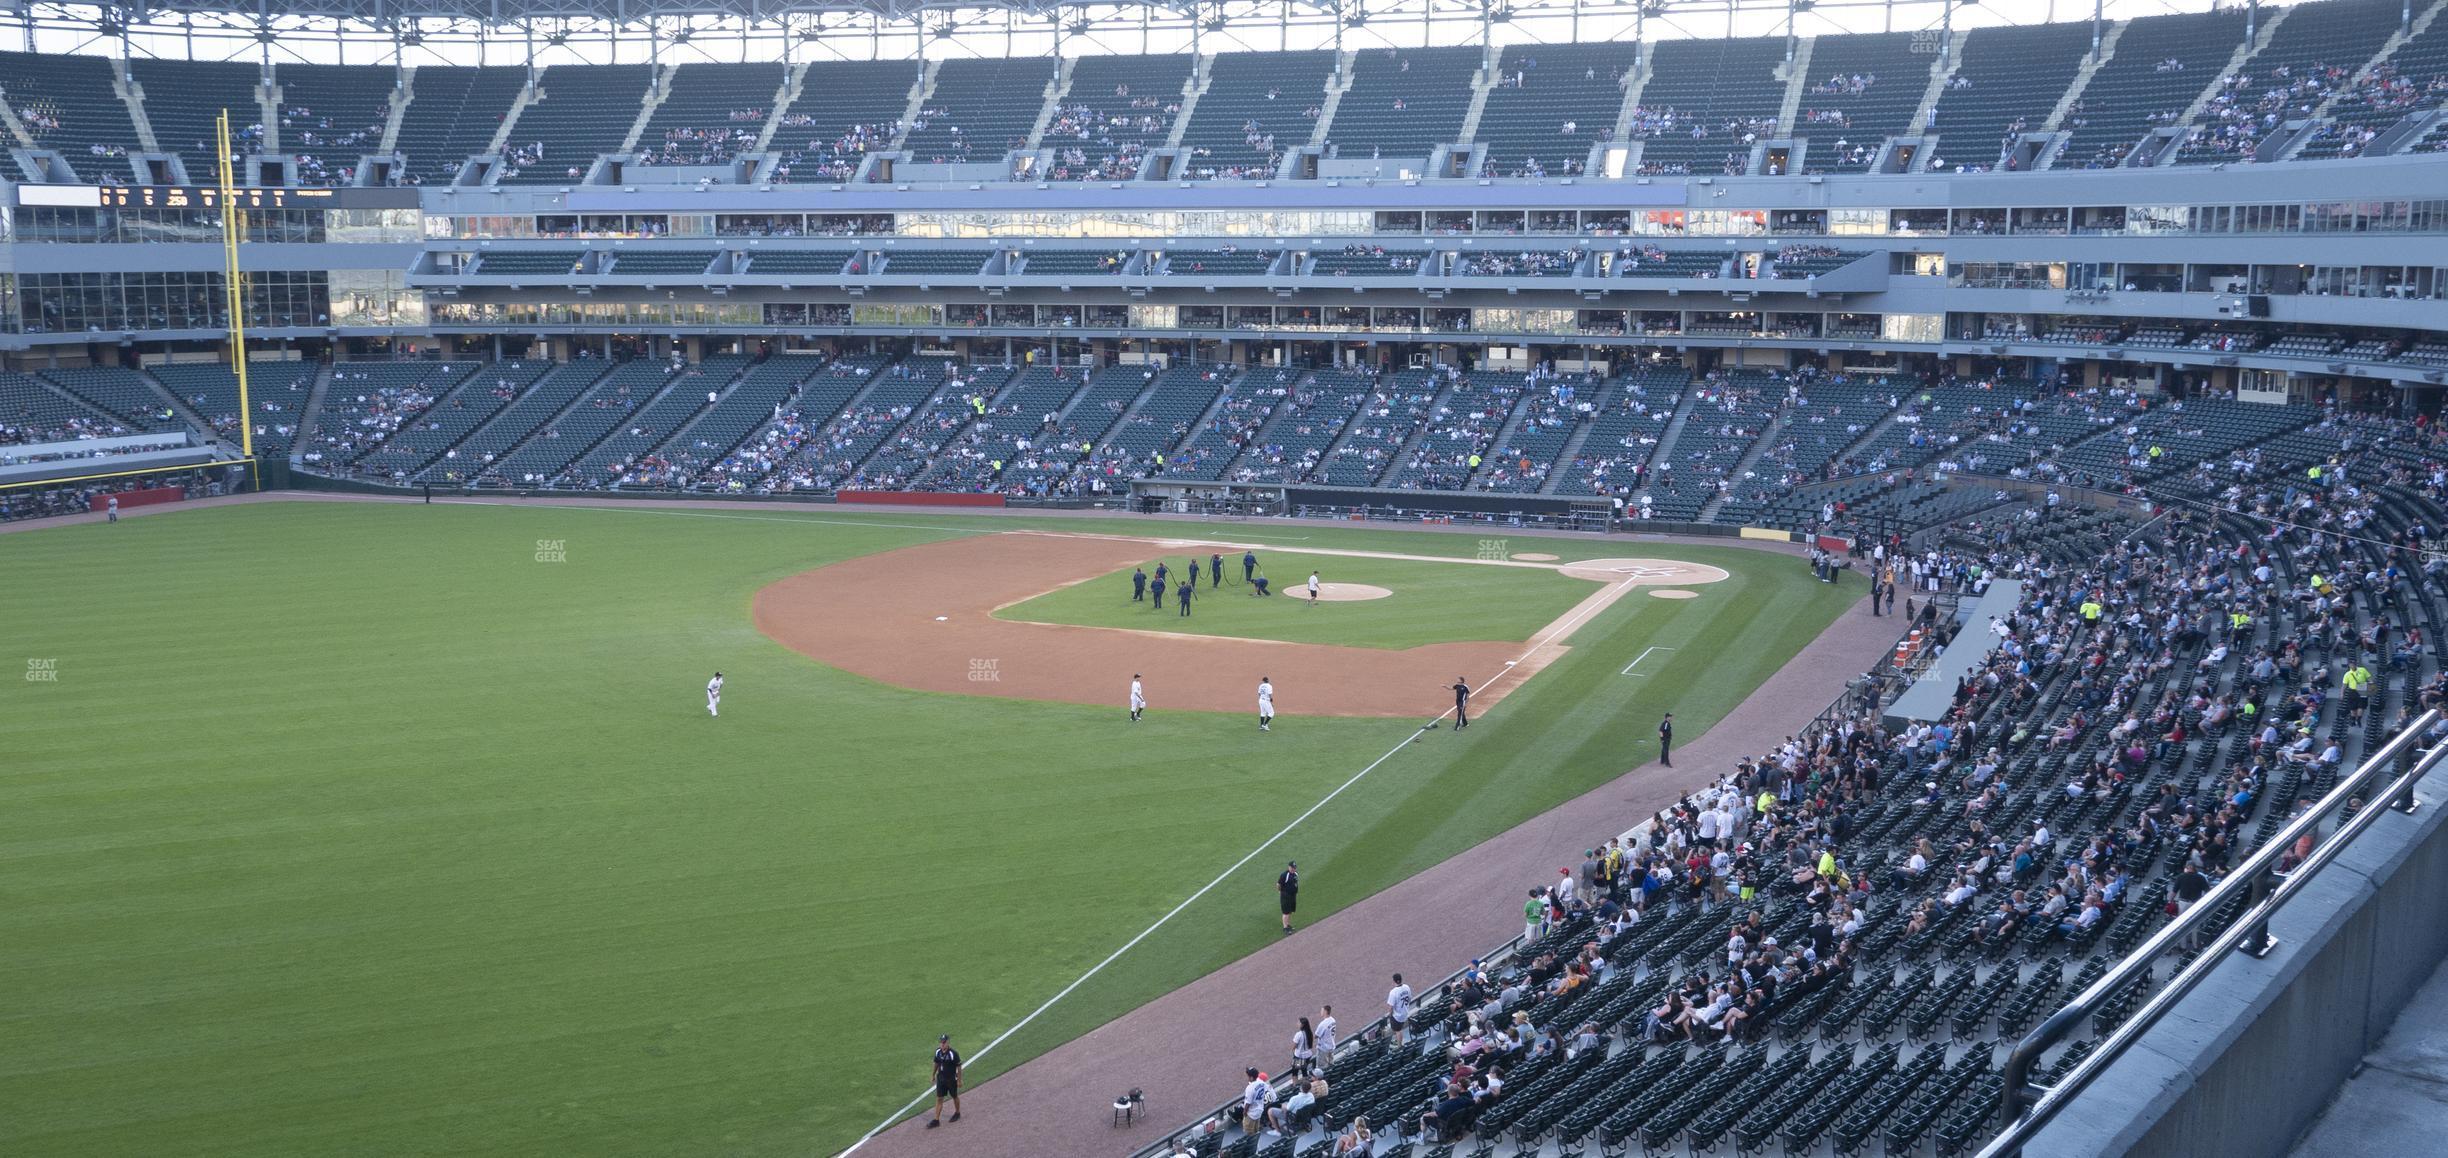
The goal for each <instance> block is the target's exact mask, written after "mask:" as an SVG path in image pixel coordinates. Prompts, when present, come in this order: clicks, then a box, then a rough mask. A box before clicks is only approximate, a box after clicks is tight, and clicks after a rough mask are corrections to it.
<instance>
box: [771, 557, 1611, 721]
mask: <svg viewBox="0 0 2448 1158" xmlns="http://www.w3.org/2000/svg"><path fill="white" fill-rule="evenodd" d="M1166 548H1167V544H1165V543H1162V542H1158V541H1155V540H1133V539H1118V538H1111V537H1103V536H1074V535H1060V534H1042V533H1031V532H1005V533H995V534H985V535H977V536H971V537H968V538H961V539H952V540H947V541H945V542H940V543H927V544H923V545H920V546H915V547H904V548H901V549H899V550H894V551H886V552H883V553H881V554H875V555H867V556H863V557H860V558H857V559H850V560H846V561H844V562H840V563H835V564H832V565H830V566H826V567H819V568H817V569H815V570H813V571H806V572H802V573H800V574H798V575H793V576H791V577H790V578H788V579H784V580H781V581H780V582H777V583H774V584H771V585H769V586H767V587H765V588H764V589H763V590H761V591H758V592H757V594H756V599H755V606H754V612H755V618H756V626H757V630H759V631H762V632H764V633H765V634H766V635H767V636H768V637H770V638H772V639H773V640H775V641H776V642H778V643H780V644H782V645H783V646H785V647H788V648H790V649H791V650H793V651H796V652H798V653H800V654H802V655H805V656H808V657H810V658H812V659H815V660H818V661H821V662H823V663H827V664H830V665H832V666H834V667H838V668H841V669H842V670H844V671H848V672H853V673H855V674H858V675H863V676H866V677H868V678H870V679H875V680H880V681H882V682H885V683H889V684H893V685H896V686H899V687H906V688H915V689H918V690H921V691H939V692H955V693H961V694H967V695H984V696H1005V697H1010V698H1014V699H1031V700H1054V701H1059V702H1064V703H1075V704H1112V705H1113V706H1114V707H1115V709H1116V710H1117V711H1119V710H1121V708H1122V707H1123V706H1124V701H1125V699H1126V698H1127V695H1128V692H1129V689H1130V680H1131V676H1132V674H1133V673H1140V674H1142V675H1143V676H1144V677H1145V683H1146V685H1147V692H1148V701H1149V706H1150V707H1153V708H1156V709H1158V710H1160V711H1161V710H1164V709H1167V708H1186V709H1191V710H1195V711H1217V712H1254V711H1255V710H1256V708H1257V692H1256V689H1257V686H1258V679H1259V677H1260V676H1266V677H1269V678H1270V679H1272V680H1273V681H1274V684H1275V688H1276V692H1275V699H1276V706H1277V709H1278V710H1279V711H1280V712H1282V713H1283V715H1285V716H1286V717H1298V716H1302V715H1312V716H1424V715H1433V714H1434V713H1436V712H1437V711H1438V710H1440V709H1441V708H1442V706H1443V704H1444V703H1446V702H1450V696H1448V695H1446V694H1445V691H1444V689H1445V681H1446V680H1448V679H1451V678H1452V676H1451V675H1447V674H1445V673H1454V674H1459V675H1465V676H1467V677H1468V678H1469V679H1471V680H1472V681H1473V682H1474V683H1477V682H1478V681H1481V680H1488V679H1490V677H1493V680H1492V682H1489V683H1487V684H1486V685H1485V686H1483V687H1481V688H1480V690H1479V691H1478V692H1477V693H1476V695H1475V697H1474V699H1475V701H1476V702H1477V703H1479V704H1481V705H1490V704H1493V703H1495V702H1496V701H1498V700H1500V699H1502V698H1503V697H1504V696H1505V694H1506V693H1507V692H1509V691H1511V690H1512V689H1513V688H1514V687H1516V686H1519V684H1520V683H1521V682H1522V681H1523V680H1525V679H1528V678H1529V677H1530V676H1531V675H1532V674H1534V673H1536V672H1537V671H1538V670H1539V669H1540V668H1543V667H1545V666H1546V665H1547V664H1548V663H1550V662H1553V661H1554V659H1555V658H1556V657H1557V656H1559V655H1561V654H1563V652H1564V651H1565V641H1566V640H1567V639H1569V638H1570V636H1571V634H1572V630H1573V629H1574V628H1575V627H1578V626H1579V625H1580V624H1583V623H1586V622H1588V621H1589V620H1590V619H1591V618H1592V617H1594V616H1596V615H1597V614H1598V612H1600V611H1601V610H1604V609H1605V607H1606V606H1607V605H1608V604H1611V603H1613V602H1614V601H1615V600H1616V599H1618V598H1620V597H1621V596H1622V595H1623V594H1624V593H1625V592H1626V591H1628V590H1630V589H1631V587H1633V586H1635V585H1638V582H1639V580H1638V579H1634V580H1631V581H1624V582H1610V583H1606V584H1604V585H1603V586H1599V587H1596V588H1594V589H1593V590H1592V592H1591V594H1590V596H1589V597H1588V598H1587V599H1584V600H1582V601H1581V602H1580V603H1579V604H1577V605H1575V606H1574V607H1573V609H1572V610H1571V611H1569V612H1567V613H1565V614H1564V615H1563V616H1561V617H1559V618H1558V619H1557V620H1556V621H1555V622H1554V623H1551V624H1549V625H1547V627H1545V628H1543V629H1541V630H1540V631H1539V632H1538V633H1537V634H1536V635H1534V636H1533V637H1532V638H1530V639H1528V640H1470V641H1456V642H1452V643H1437V644H1430V645H1427V646H1425V647H1415V648H1410V649H1407V650H1400V651H1396V650H1389V649H1383V648H1366V647H1336V646H1330V645H1324V644H1307V643H1284V642H1278V641H1273V640H1261V639H1226V638H1220V637H1215V636H1200V635H1183V634H1177V633H1174V632H1159V631H1134V630H1129V629H1123V628H1108V627H1075V626H1067V625H1062V624H1051V623H1026V622H1016V621H1011V620H1003V619H997V618H995V617H994V615H993V612H994V610H995V609H996V608H998V607H1005V606H1009V605H1011V604H1013V603H1016V602H1019V601H1021V600H1025V599H1029V598H1032V597H1034V596H1037V595H1041V594H1043V593H1045V592H1047V591H1051V590H1054V589H1056V588H1059V587H1062V586H1065V585H1068V584H1073V583H1079V582H1083V581H1085V580H1088V579H1091V578H1095V577H1097V576H1100V575H1105V574H1108V573H1111V572H1113V571H1115V570H1117V569H1120V568H1123V567H1127V566H1130V565H1132V564H1134V563H1140V562H1144V561H1147V560H1150V559H1154V558H1158V557H1160V556H1162V555H1164V554H1165V552H1166ZM1287 594H1289V593H1287ZM1508 665H1510V666H1508Z"/></svg>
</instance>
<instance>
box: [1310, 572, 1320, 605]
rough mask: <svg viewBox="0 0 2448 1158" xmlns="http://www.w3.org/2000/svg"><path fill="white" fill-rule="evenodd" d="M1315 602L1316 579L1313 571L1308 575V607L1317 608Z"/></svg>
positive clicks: (1316, 591) (1316, 598) (1316, 599)
mask: <svg viewBox="0 0 2448 1158" xmlns="http://www.w3.org/2000/svg"><path fill="white" fill-rule="evenodd" d="M1317 601H1318V577H1317V572H1315V571H1311V572H1310V573H1309V606H1311V607H1315V606H1317Z"/></svg>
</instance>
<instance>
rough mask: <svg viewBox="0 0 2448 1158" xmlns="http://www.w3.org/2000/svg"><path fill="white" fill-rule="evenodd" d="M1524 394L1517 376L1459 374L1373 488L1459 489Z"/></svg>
mask: <svg viewBox="0 0 2448 1158" xmlns="http://www.w3.org/2000/svg"><path fill="white" fill-rule="evenodd" d="M1527 390H1528V382H1527V380H1526V379H1525V378H1524V377H1523V376H1522V375H1520V374H1508V373H1501V372H1496V371H1488V370H1475V371H1472V372H1470V373H1468V374H1464V375H1462V376H1461V377H1460V378H1459V379H1457V380H1456V381H1455V382H1454V384H1453V389H1451V390H1449V391H1447V392H1446V394H1445V396H1444V397H1443V399H1441V400H1440V401H1439V402H1438V403H1437V405H1436V408H1435V409H1434V410H1432V411H1430V412H1429V414H1428V418H1427V422H1426V423H1425V424H1424V425H1423V427H1422V428H1421V430H1420V434H1419V439H1418V441H1417V442H1415V443H1414V444H1413V445H1412V447H1411V452H1410V454H1408V455H1407V456H1405V457H1404V458H1403V459H1402V461H1400V462H1397V463H1396V464H1395V465H1394V467H1393V468H1392V470H1390V471H1389V472H1388V473H1387V474H1386V476H1385V477H1384V478H1383V479H1381V480H1380V482H1379V485H1381V486H1396V487H1408V488H1415V489H1420V490H1440V491H1454V490H1461V489H1462V488H1463V487H1464V486H1465V485H1466V484H1468V483H1469V482H1470V480H1471V477H1472V476H1473V475H1474V474H1476V473H1478V470H1479V468H1480V467H1481V466H1482V465H1483V464H1484V460H1485V458H1486V456H1487V454H1488V452H1489V451H1491V450H1493V449H1494V448H1495V442H1496V435H1497V434H1498V432H1500V431H1502V430H1503V429H1504V428H1505V425H1506V423H1507V422H1509V421H1510V420H1511V419H1512V417H1513V412H1514V410H1515V408H1516V407H1518V406H1519V405H1520V404H1521V400H1522V397H1523V395H1524V394H1525V393H1527Z"/></svg>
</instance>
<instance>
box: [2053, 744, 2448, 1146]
mask: <svg viewBox="0 0 2448 1158" xmlns="http://www.w3.org/2000/svg"><path fill="white" fill-rule="evenodd" d="M2418 794H2419V795H2420V796H2421V798H2422V799H2423V801H2424V804H2423V807H2422V809H2421V811H2419V812H2417V813H2416V814H2415V815H2413V816H2403V815H2398V814H2393V813H2392V814H2390V815H2388V816H2383V817H2380V818H2379V819H2378V820H2377V821H2375V822H2374V823H2373V825H2372V827H2371V829H2369V830H2368V831H2366V832H2365V833H2364V834H2363V836H2362V838H2361V839H2359V840H2358V841H2357V842H2356V843H2355V845H2354V846H2353V847H2352V848H2349V849H2347V850H2346V851H2345V852H2344V853H2342V854H2341V855H2340V856H2339V858H2338V860H2337V861H2336V862H2334V863H2332V864H2331V865H2330V866H2329V868H2328V869H2326V870H2324V871H2323V872H2322V873H2321V875H2320V876H2319V877H2318V878H2316V879H2315V880H2314V881H2313V882H2312V883H2311V884H2309V885H2307V886H2305V888H2304V891H2303V892H2302V893H2301V894H2299V895H2298V896H2297V897H2296V898H2295V900H2294V902H2293V903H2291V904H2289V905H2288V906H2287V907H2286V908H2285V909H2284V910H2282V911H2281V912H2279V914H2278V915H2277V916H2276V917H2275V918H2274V919H2273V920H2272V921H2271V929H2272V931H2273V932H2274V933H2275V934H2276V936H2277V937H2278V938H2279V941H2280V944H2279V946H2278V948H2277V949H2276V950H2274V951H2272V952H2271V953H2270V955H2269V956H2268V957H2266V958H2263V959H2261V960H2258V961H2256V960H2253V959H2252V958H2250V957H2245V956H2242V955H2240V954H2238V955H2234V956H2230V957H2229V958H2228V959H2227V960H2226V961H2224V962H2222V963H2220V965H2219V966H2218V968H2217V969H2216V970H2215V971H2213V972H2212V973H2211V975H2210V976H2209V977H2208V978H2207V979H2205V980H2204V981H2203V982H2202V984H2201V985H2200V987H2198V988H2196V989H2195V990H2194V991H2193V992H2192V993H2190V994H2188V995H2186V997H2185V998H2184V1000H2182V1001H2180V1002H2178V1003H2177V1005H2176V1007H2175V1008H2174V1009H2173V1010H2171V1011H2169V1013H2168V1015H2167V1016H2166V1017H2164V1018H2162V1019H2160V1022H2159V1024H2158V1025H2156V1026H2154V1027H2153V1028H2152V1029H2151V1031H2150V1032H2149V1033H2147V1034H2145V1035H2144V1036H2143V1038H2142V1040H2141V1041H2140V1042H2139V1043H2137V1044H2136V1045H2135V1046H2134V1047H2133V1048H2132V1049H2130V1050H2127V1051H2126V1053H2125V1055H2124V1056H2123V1057H2121V1058H2119V1059H2117V1061H2116V1062H2115V1063H2114V1064H2112V1065H2111V1066H2109V1067H2108V1069H2107V1070H2106V1071H2105V1072H2103V1073H2102V1074H2101V1075H2100V1077H2099V1079H2098V1080H2097V1081H2095V1082H2093V1083H2092V1085H2091V1087H2090V1089H2088V1090H2086V1091H2085V1092H2084V1093H2083V1094H2082V1096H2081V1097H2079V1098H2077V1099H2076V1100H2075V1102H2074V1103H2073V1105H2071V1106H2070V1107H2068V1108H2067V1109H2066V1110H2065V1111H2064V1112H2063V1113H2061V1114H2059V1115H2058V1117H2057V1119H2056V1120H2055V1121H2054V1122H2051V1123H2050V1124H2049V1126H2048V1127H2047V1128H2046V1129H2045V1130H2043V1131H2041V1133H2040V1134H2039V1135H2038V1136H2037V1137H2036V1138H2034V1139H2033V1141H2032V1143H2031V1144H2030V1145H2029V1146H2028V1147H2026V1148H2025V1151H2024V1153H2025V1154H2026V1155H2027V1156H2028V1158H2075V1156H2077V1155H2079V1156H2083V1158H2091V1156H2094V1155H2119V1154H2136V1155H2150V1156H2153V1158H2158V1156H2161V1155H2196V1154H2198V1155H2216V1156H2218V1158H2262V1156H2272V1158H2274V1156H2276V1155H2282V1154H2285V1153H2286V1152H2287V1151H2288V1149H2289V1148H2290V1147H2291V1146H2292V1144H2293V1143H2294V1141H2295V1139H2296V1138H2297V1137H2298V1136H2300V1135H2301V1134H2302V1133H2303V1131H2304V1130H2305V1129H2306V1128H2308V1127H2309V1126H2310V1125H2311V1124H2312V1121H2313V1119H2314V1118H2316V1117H2318V1116H2319V1114H2320V1111H2321V1108H2322V1107H2323V1106H2324V1105H2326V1104H2327V1103H2328V1101H2329V1099H2330V1097H2331V1095H2332V1094H2333V1093H2334V1092H2335V1091H2336V1088H2337V1086H2338V1085H2339V1084H2340V1083H2341V1082H2343V1081H2345V1080H2346V1078H2347V1076H2348V1075H2349V1074H2350V1073H2351V1072H2352V1071H2353V1070H2354V1068H2355V1065H2356V1064H2357V1062H2359V1061H2360V1060H2361V1059H2362V1057H2363V1055H2364V1053H2365V1052H2367V1051H2368V1050H2369V1049H2370V1048H2371V1047H2372V1045H2373V1044H2374V1043H2375V1042H2377V1041H2378V1040H2379V1039H2380V1037H2381V1035H2382V1034H2384V1033H2386V1032H2387V1031H2388V1028H2389V1024H2390V1022H2391V1021H2393V1020H2394V1019H2395V1018H2396V1016H2397V1011H2398V1010H2399V1009H2401V1008H2403V1007H2404V1005H2405V1003H2406V1001H2407V999H2408V998H2410V997H2412V996H2413V994H2414V991H2415V990H2416V989H2417V988H2418V987H2420V986H2421V984H2422V982H2423V980H2424V979H2425V978H2427V977H2428V976H2429V975H2430V974H2431V971H2432V970H2433V968H2435V967H2436V966H2437V965H2438V964H2439V962H2440V960H2441V958H2442V957H2443V956H2448V916H2443V909H2444V908H2448V906H2444V905H2443V900H2444V899H2448V770H2440V769H2435V770H2433V771H2432V772H2431V773H2430V774H2429V775H2428V776H2426V777H2424V778H2423V780H2422V781H2421V783H2420V785H2419V787H2418ZM2174 966H2175V959H2174V958H2170V959H2169V961H2168V964H2167V965H2166V966H2165V967H2163V968H2162V969H2161V970H2160V971H2159V977H2161V978H2162V979H2164V978H2165V977H2166V976H2167V975H2168V974H2169V973H2170V972H2172V971H2173V969H2174Z"/></svg>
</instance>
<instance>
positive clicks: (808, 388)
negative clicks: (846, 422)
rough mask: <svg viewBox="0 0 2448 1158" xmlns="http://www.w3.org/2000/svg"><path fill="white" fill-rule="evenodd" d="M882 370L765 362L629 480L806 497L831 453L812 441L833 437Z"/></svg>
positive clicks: (781, 359) (809, 360)
mask: <svg viewBox="0 0 2448 1158" xmlns="http://www.w3.org/2000/svg"><path fill="white" fill-rule="evenodd" d="M885 362H886V359H884V358H880V357H876V356H872V355H849V356H845V357H841V358H836V359H832V360H830V361H828V360H827V359H825V358H823V357H820V356H813V355H776V356H774V357H771V358H767V359H766V360H764V361H762V362H759V363H757V364H756V365H755V366H753V367H750V368H749V370H748V372H747V373H745V374H742V375H740V380H739V384H738V385H737V386H734V387H732V388H731V390H730V391H729V392H728V393H723V394H721V395H720V397H719V398H718V400H717V401H716V403H715V404H714V405H713V406H711V407H709V408H708V409H707V411H706V413H705V415H704V416H703V417H700V418H698V419H697V420H696V421H695V422H694V423H693V424H692V425H690V426H688V427H687V428H685V429H683V430H681V431H680V432H679V433H678V434H677V435H675V436H674V437H673V438H672V439H671V440H670V441H668V442H666V443H664V444H663V445H662V446H660V447H657V448H656V449H655V450H654V451H653V452H652V453H651V454H648V455H646V456H644V457H643V458H641V459H640V460H639V465H638V466H636V467H633V468H632V469H631V471H630V474H631V477H632V478H635V479H638V480H640V481H641V482H643V483H645V484H647V485H653V484H655V483H657V482H660V483H662V484H663V485H667V486H673V487H678V488H682V489H695V490H704V491H713V492H717V493H724V494H739V493H744V492H747V491H749V490H751V489H755V490H762V491H785V492H787V491H793V490H806V489H809V488H811V487H812V486H814V483H815V478H814V476H815V471H816V470H817V469H819V468H820V467H822V466H823V465H824V464H825V461H826V460H825V457H824V456H825V454H826V453H828V452H829V451H830V450H831V449H832V445H831V444H829V443H821V442H817V441H816V440H815V436H816V435H817V434H818V433H819V432H820V431H828V430H833V429H834V426H833V424H834V423H835V422H836V421H837V420H838V419H839V418H840V417H841V415H842V411H843V408H844V407H846V406H848V405H849V404H850V402H851V400H852V399H854V398H856V397H858V396H859V393H860V391H862V390H865V389H866V388H867V386H868V384H869V381H870V379H872V378H873V377H874V375H875V373H876V371H877V370H879V369H881V368H882V367H883V365H884V363H885ZM861 453H864V452H863V451H862V452H861ZM842 469H843V470H845V471H847V470H848V469H849V464H846V463H845V464H844V465H843V467H842Z"/></svg>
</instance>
